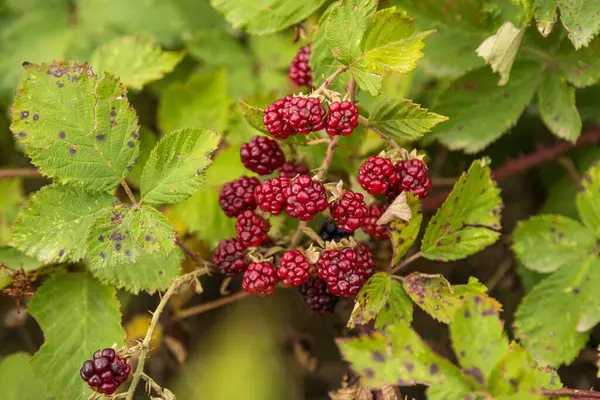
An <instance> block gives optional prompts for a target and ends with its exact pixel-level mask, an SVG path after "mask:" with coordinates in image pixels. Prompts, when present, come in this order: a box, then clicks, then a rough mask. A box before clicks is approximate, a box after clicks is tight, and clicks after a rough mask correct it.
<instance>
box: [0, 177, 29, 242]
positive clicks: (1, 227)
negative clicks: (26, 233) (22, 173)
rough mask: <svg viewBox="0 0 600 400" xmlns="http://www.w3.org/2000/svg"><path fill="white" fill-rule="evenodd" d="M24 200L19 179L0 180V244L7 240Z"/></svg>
mask: <svg viewBox="0 0 600 400" xmlns="http://www.w3.org/2000/svg"><path fill="white" fill-rule="evenodd" d="M23 202H25V198H24V197H23V189H22V187H21V180H20V179H16V178H15V179H12V178H9V179H2V180H0V244H1V243H4V242H6V241H7V240H9V238H10V235H11V228H12V224H13V222H14V220H15V218H16V217H17V214H18V213H19V209H20V208H21V204H23Z"/></svg>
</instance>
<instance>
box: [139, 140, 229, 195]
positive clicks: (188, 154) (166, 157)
mask: <svg viewBox="0 0 600 400" xmlns="http://www.w3.org/2000/svg"><path fill="white" fill-rule="evenodd" d="M220 141H221V136H220V135H219V134H217V133H216V132H214V131H208V130H205V129H197V128H187V129H181V130H178V131H175V132H171V133H169V134H168V135H166V136H165V137H163V138H162V139H161V140H160V142H158V144H157V145H156V147H155V148H154V150H153V151H152V153H151V155H150V158H149V159H148V163H147V164H146V166H145V167H144V172H143V173H142V182H141V193H142V201H144V202H146V203H150V204H173V203H179V202H181V201H183V200H185V199H187V198H188V197H190V196H191V195H193V194H194V193H196V192H197V191H198V190H199V189H200V188H201V187H202V184H203V182H204V175H205V174H204V170H206V168H207V167H208V166H209V165H210V163H211V159H210V157H211V154H212V152H213V151H215V150H216V149H217V147H218V146H219V142H220Z"/></svg>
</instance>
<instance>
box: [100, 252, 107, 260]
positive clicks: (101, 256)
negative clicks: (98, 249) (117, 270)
mask: <svg viewBox="0 0 600 400" xmlns="http://www.w3.org/2000/svg"><path fill="white" fill-rule="evenodd" d="M100 258H101V259H103V260H104V259H106V254H104V252H102V253H100Z"/></svg>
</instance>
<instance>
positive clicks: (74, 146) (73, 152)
mask: <svg viewBox="0 0 600 400" xmlns="http://www.w3.org/2000/svg"><path fill="white" fill-rule="evenodd" d="M69 153H71V155H73V156H74V155H75V154H76V153H77V145H73V147H71V148H70V149H69Z"/></svg>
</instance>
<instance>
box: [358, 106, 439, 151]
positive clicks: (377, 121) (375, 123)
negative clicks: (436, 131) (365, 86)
mask: <svg viewBox="0 0 600 400" xmlns="http://www.w3.org/2000/svg"><path fill="white" fill-rule="evenodd" d="M447 119H448V118H446V117H444V116H443V115H438V114H435V113H432V112H429V111H427V109H426V108H421V107H420V106H419V105H418V104H415V103H413V102H412V101H410V100H408V99H401V98H390V97H385V98H382V99H380V100H379V101H377V102H376V103H375V104H374V105H373V107H372V108H371V110H370V112H369V121H368V122H369V126H370V127H372V128H374V129H378V130H380V131H382V132H384V133H386V134H388V135H390V136H392V137H395V138H398V139H400V140H403V141H414V140H418V139H420V138H421V137H422V136H423V135H424V134H425V133H427V132H429V131H431V129H432V128H433V127H434V126H436V125H437V124H439V123H440V122H443V121H446V120H447Z"/></svg>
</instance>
